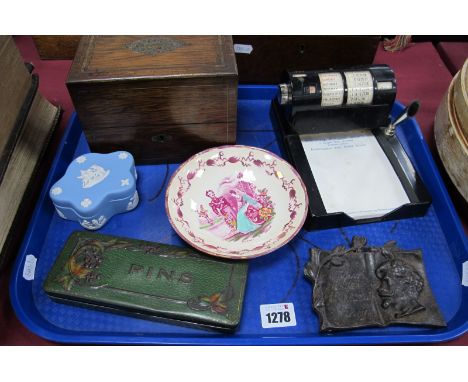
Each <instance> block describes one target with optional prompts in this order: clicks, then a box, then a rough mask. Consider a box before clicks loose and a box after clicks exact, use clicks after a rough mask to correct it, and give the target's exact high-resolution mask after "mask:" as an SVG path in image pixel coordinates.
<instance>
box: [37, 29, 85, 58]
mask: <svg viewBox="0 0 468 382" xmlns="http://www.w3.org/2000/svg"><path fill="white" fill-rule="evenodd" d="M32 38H33V41H34V44H35V45H36V48H37V52H38V53H39V57H41V60H73V58H74V57H75V52H76V49H77V48H78V44H79V43H80V38H81V36H59V35H47V36H43V35H42V36H32Z"/></svg>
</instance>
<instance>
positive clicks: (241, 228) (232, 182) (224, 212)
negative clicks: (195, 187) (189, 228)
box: [198, 173, 274, 240]
mask: <svg viewBox="0 0 468 382" xmlns="http://www.w3.org/2000/svg"><path fill="white" fill-rule="evenodd" d="M205 194H206V196H207V197H208V198H209V199H210V201H209V203H208V205H209V207H210V208H211V211H209V210H208V211H207V210H206V209H205V208H204V207H203V205H201V206H200V209H199V210H198V215H199V218H200V224H201V226H202V228H207V229H208V230H210V231H211V232H213V233H214V234H216V235H217V236H220V237H222V238H224V239H232V240H239V239H244V238H246V237H248V235H250V234H259V233H262V232H265V231H266V229H268V228H267V224H265V223H267V222H269V221H270V220H271V219H272V218H273V216H274V208H273V203H272V201H271V198H270V196H268V193H267V190H266V189H263V190H257V189H256V186H255V185H253V184H252V183H251V182H247V181H244V180H242V173H239V174H237V175H236V176H235V177H228V178H225V179H223V181H222V182H221V184H220V185H219V187H218V193H215V192H214V191H213V190H212V189H209V190H207V191H206V193H205ZM263 228H264V229H263Z"/></svg>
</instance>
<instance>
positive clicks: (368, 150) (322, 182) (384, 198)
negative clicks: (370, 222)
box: [301, 130, 409, 219]
mask: <svg viewBox="0 0 468 382" xmlns="http://www.w3.org/2000/svg"><path fill="white" fill-rule="evenodd" d="M301 141H302V146H303V147H304V151H305V153H306V155H307V159H308V161H309V164H310V167H311V169H312V173H313V175H314V178H315V181H316V183H317V187H318V190H319V192H320V196H321V197H322V201H323V203H324V206H325V209H326V211H327V213H332V212H344V213H346V214H348V215H349V216H351V217H352V218H354V219H365V218H371V217H380V216H383V215H385V214H386V213H388V212H390V211H393V210H394V209H395V208H398V207H400V206H401V205H403V204H405V203H409V199H408V196H407V195H406V192H405V190H404V189H403V186H402V185H401V182H400V180H399V179H398V176H397V175H396V173H395V171H394V170H393V167H392V165H391V164H390V162H389V160H388V158H387V156H386V155H385V153H384V152H383V151H382V149H381V147H380V145H379V143H378V142H377V140H376V138H375V136H374V134H373V133H372V132H370V131H367V130H353V131H352V132H343V133H342V132H339V133H321V134H313V135H301Z"/></svg>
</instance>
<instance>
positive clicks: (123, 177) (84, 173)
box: [49, 151, 139, 230]
mask: <svg viewBox="0 0 468 382" xmlns="http://www.w3.org/2000/svg"><path fill="white" fill-rule="evenodd" d="M136 179H137V172H136V169H135V161H134V160H133V156H132V155H131V154H130V153H128V152H126V151H117V152H113V153H110V154H96V153H90V154H84V155H81V156H79V157H78V158H76V159H74V160H73V162H72V163H70V165H69V166H68V169H67V171H66V173H65V175H64V176H63V177H62V178H61V179H60V180H59V181H58V182H57V183H55V184H54V185H53V186H52V188H51V189H50V193H49V195H50V197H51V199H52V202H53V203H54V206H55V209H56V211H57V213H58V214H59V216H60V217H62V218H64V219H69V220H75V221H77V222H79V223H80V224H81V225H82V226H83V227H84V228H86V229H89V230H96V229H99V228H101V227H102V226H103V225H104V224H105V223H106V222H107V221H108V220H109V219H110V218H111V217H112V216H114V215H115V214H119V213H122V212H127V211H131V210H133V209H134V208H135V207H136V206H137V205H138V200H139V199H138V192H137V189H136Z"/></svg>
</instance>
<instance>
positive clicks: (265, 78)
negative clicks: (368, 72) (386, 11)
mask: <svg viewBox="0 0 468 382" xmlns="http://www.w3.org/2000/svg"><path fill="white" fill-rule="evenodd" d="M233 40H234V44H245V45H251V46H252V48H253V50H252V52H251V53H250V54H243V53H236V60H237V67H238V70H239V81H240V82H241V83H254V84H278V83H280V82H282V81H284V80H285V79H286V76H285V74H286V71H287V70H318V69H328V68H346V67H350V66H355V65H369V64H371V63H372V61H373V60H374V56H375V54H376V51H377V46H378V44H379V40H380V37H379V36H233Z"/></svg>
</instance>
